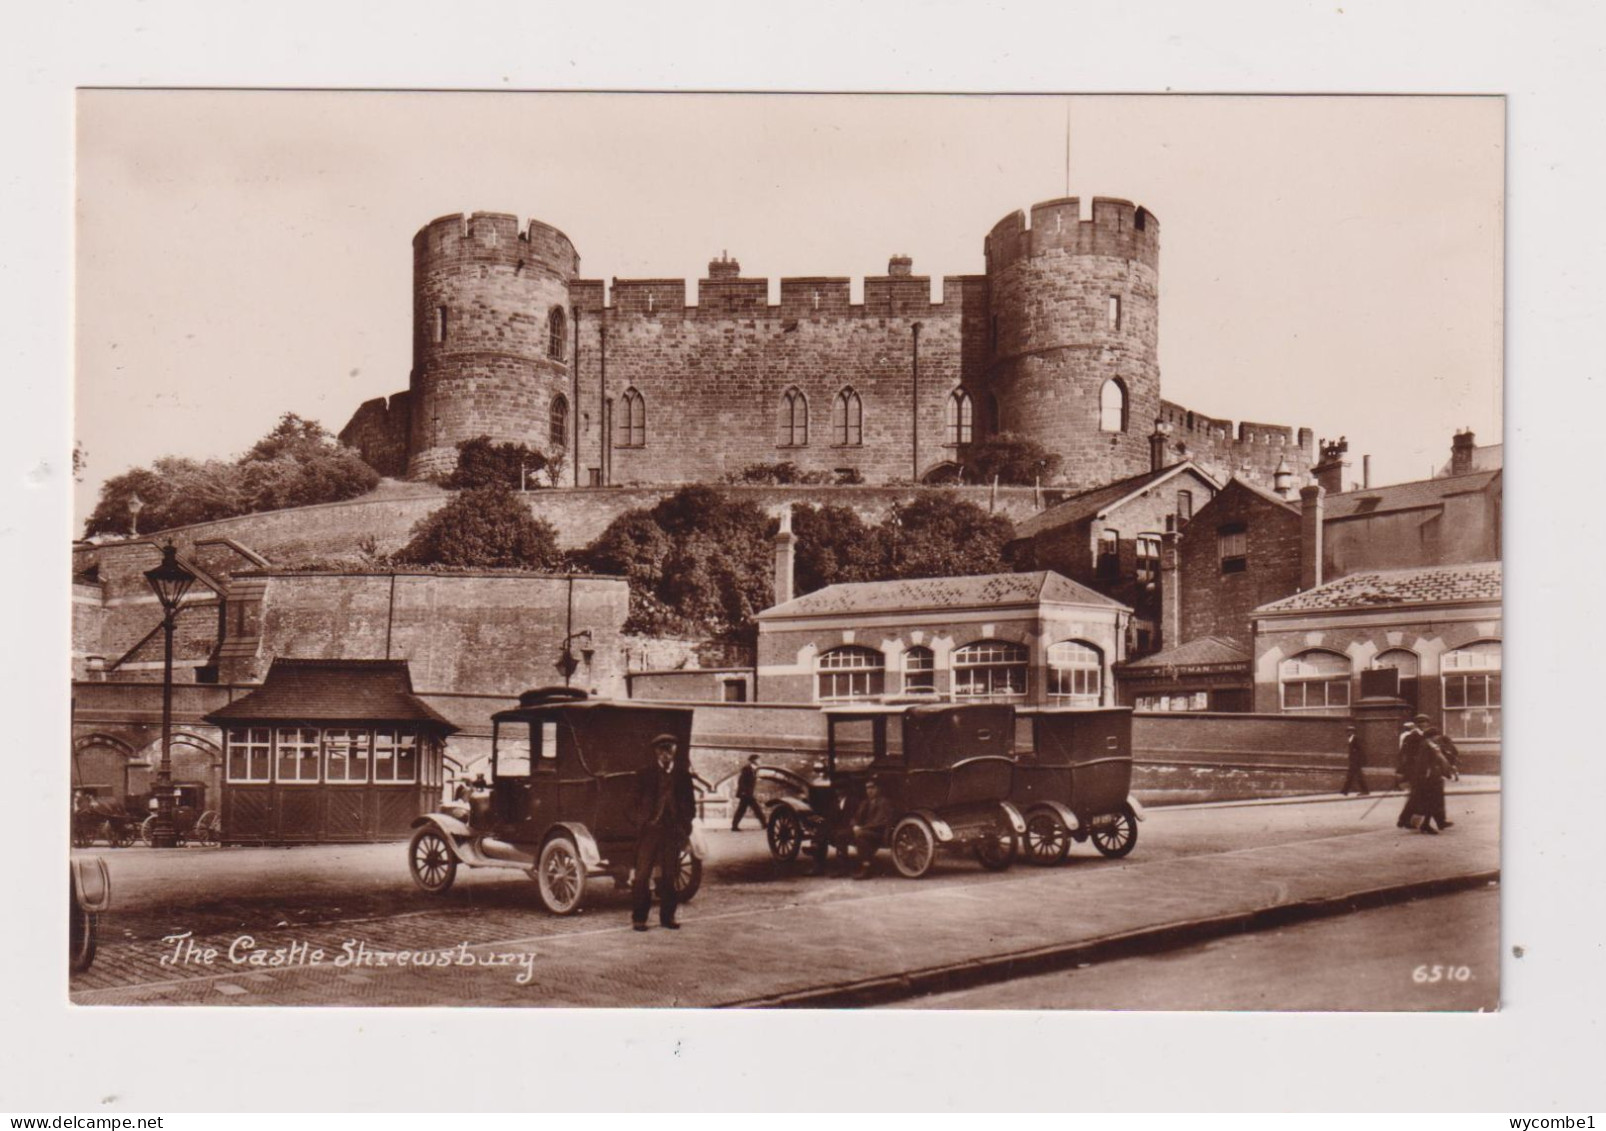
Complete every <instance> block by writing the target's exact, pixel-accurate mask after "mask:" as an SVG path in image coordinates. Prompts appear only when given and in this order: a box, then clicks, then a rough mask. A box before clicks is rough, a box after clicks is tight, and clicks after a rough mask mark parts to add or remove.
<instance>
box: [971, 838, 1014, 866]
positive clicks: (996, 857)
mask: <svg viewBox="0 0 1606 1131" xmlns="http://www.w3.org/2000/svg"><path fill="white" fill-rule="evenodd" d="M1017 849H1018V846H1017V845H1016V843H1015V831H1014V830H1013V829H1005V830H1004V831H1003V832H1001V833H997V834H995V835H993V836H990V837H988V838H987V839H985V840H980V841H977V842H976V859H977V860H979V861H980V862H981V866H982V867H983V868H986V869H987V870H988V871H989V872H1002V871H1005V870H1007V869H1008V868H1009V866H1010V865H1011V864H1013V863H1014V862H1015V853H1016V851H1017Z"/></svg>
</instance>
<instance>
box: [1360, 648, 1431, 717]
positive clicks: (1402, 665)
mask: <svg viewBox="0 0 1606 1131" xmlns="http://www.w3.org/2000/svg"><path fill="white" fill-rule="evenodd" d="M1372 666H1373V667H1374V668H1393V669H1394V670H1395V671H1396V672H1398V673H1399V679H1400V698H1401V699H1404V700H1405V701H1406V702H1407V703H1409V704H1410V705H1411V710H1412V711H1413V712H1414V711H1415V710H1416V700H1417V683H1416V678H1417V676H1418V674H1420V671H1421V661H1419V660H1418V659H1417V655H1416V653H1415V652H1410V651H1407V650H1406V649H1404V648H1390V649H1389V650H1388V651H1386V652H1379V653H1378V654H1377V659H1375V660H1373V661H1372Z"/></svg>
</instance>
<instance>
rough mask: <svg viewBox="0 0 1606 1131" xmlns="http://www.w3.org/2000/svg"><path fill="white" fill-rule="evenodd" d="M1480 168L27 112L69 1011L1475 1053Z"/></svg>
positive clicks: (1397, 120)
mask: <svg viewBox="0 0 1606 1131" xmlns="http://www.w3.org/2000/svg"><path fill="white" fill-rule="evenodd" d="M1505 130H1506V101H1505V99H1503V98H1501V97H1498V96H1462V97H1436V96H1398V97H1346V96H1331V97H1293V96H1204V95H1152V96H1114V95H1105V96H1090V95H1084V96H1065V95H1034V96H1028V95H986V96H983V95H926V96H917V95H826V94H797V95H780V94H627V93H545V94H542V93H486V92H440V91H436V92H421V91H411V92H410V91H290V90H278V91H265V90H220V89H194V90H158V89H123V88H107V89H84V90H81V91H79V92H78V95H77V99H76V141H75V164H76V208H75V217H74V225H75V235H74V240H75V264H74V278H73V284H72V286H73V294H74V308H75V310H74V318H75V322H74V328H73V336H74V348H75V355H76V360H75V410H74V437H75V439H76V446H75V448H74V453H73V471H74V477H75V479H76V492H75V510H74V515H73V523H74V532H73V536H74V538H75V539H76V540H75V541H74V543H73V545H72V608H71V617H72V671H71V749H70V753H69V757H68V763H67V765H66V766H64V767H61V770H60V772H61V774H62V775H63V776H64V777H68V778H70V798H71V809H72V811H71V815H70V829H71V840H72V847H71V879H72V888H71V892H72V896H73V899H72V903H71V906H70V909H69V913H70V915H71V917H72V918H71V931H70V936H69V955H68V963H67V965H68V972H67V976H68V977H69V978H70V981H69V996H70V999H71V1001H72V1002H73V1003H74V1004H75V1005H77V1006H84V1007H120V1006H197V1005H198V1006H213V1007H216V1006H243V1005H255V1006H280V1007H286V1006H412V1007H417V1006H429V1007H463V1006H474V1007H487V1006H494V1007H511V1006H522V1007H586V1008H598V1009H613V1008H624V1007H629V1008H641V1007H647V1008H664V1007H675V1008H716V1007H775V1008H779V1007H806V1008H813V1009H824V1008H838V1007H846V1008H891V1009H906V1010H924V1009H941V1010H1134V1011H1151V1010H1163V1011H1213V1010H1237V1011H1242V1010H1255V1011H1343V1012H1377V1011H1388V1012H1400V1011H1406V1012H1415V1011H1456V1012H1480V1011H1481V1012H1487V1011H1494V1010H1497V1009H1499V1007H1500V1004H1501V984H1500V910H1501V890H1500V875H1501V873H1500V866H1501V835H1500V834H1501V820H1500V817H1501V773H1502V720H1501V707H1502V698H1501V675H1502V652H1503V647H1502V644H1503V637H1504V631H1503V600H1502V596H1503V595H1502V564H1501V562H1502V545H1501V531H1502V523H1503V505H1502V503H1503V455H1502V453H1503V439H1504V436H1503V431H1504V411H1503V404H1504V401H1503V398H1504V384H1503V365H1504V354H1503V327H1504V282H1503V272H1504V256H1503V241H1504V235H1505V228H1504V224H1505V164H1506V139H1505Z"/></svg>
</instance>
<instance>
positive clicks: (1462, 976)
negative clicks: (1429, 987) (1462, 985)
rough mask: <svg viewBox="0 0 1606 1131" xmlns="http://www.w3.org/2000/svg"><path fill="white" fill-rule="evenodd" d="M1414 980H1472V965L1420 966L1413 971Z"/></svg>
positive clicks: (1412, 977) (1412, 978)
mask: <svg viewBox="0 0 1606 1131" xmlns="http://www.w3.org/2000/svg"><path fill="white" fill-rule="evenodd" d="M1411 981H1413V982H1470V981H1472V968H1471V967H1470V966H1427V965H1422V966H1418V967H1417V968H1416V969H1415V970H1412V971H1411Z"/></svg>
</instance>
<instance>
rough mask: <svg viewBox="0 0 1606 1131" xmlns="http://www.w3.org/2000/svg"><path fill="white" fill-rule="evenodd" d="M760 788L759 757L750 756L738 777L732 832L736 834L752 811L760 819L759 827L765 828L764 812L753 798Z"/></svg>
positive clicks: (755, 755)
mask: <svg viewBox="0 0 1606 1131" xmlns="http://www.w3.org/2000/svg"><path fill="white" fill-rule="evenodd" d="M757 787H758V755H757V754H749V755H748V756H747V765H745V766H743V767H742V772H741V773H740V774H738V775H736V816H734V817H732V818H731V832H736V831H737V830H738V829H739V827H740V826H741V823H742V818H743V817H745V816H746V815H747V811H748V810H749V809H751V810H752V811H753V816H755V817H757V818H758V827H759V828H761V829H762V828H763V827H764V810H762V809H760V808H759V807H758V802H757V801H756V800H755V799H754V797H753V791H754V790H755V789H756V788H757Z"/></svg>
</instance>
